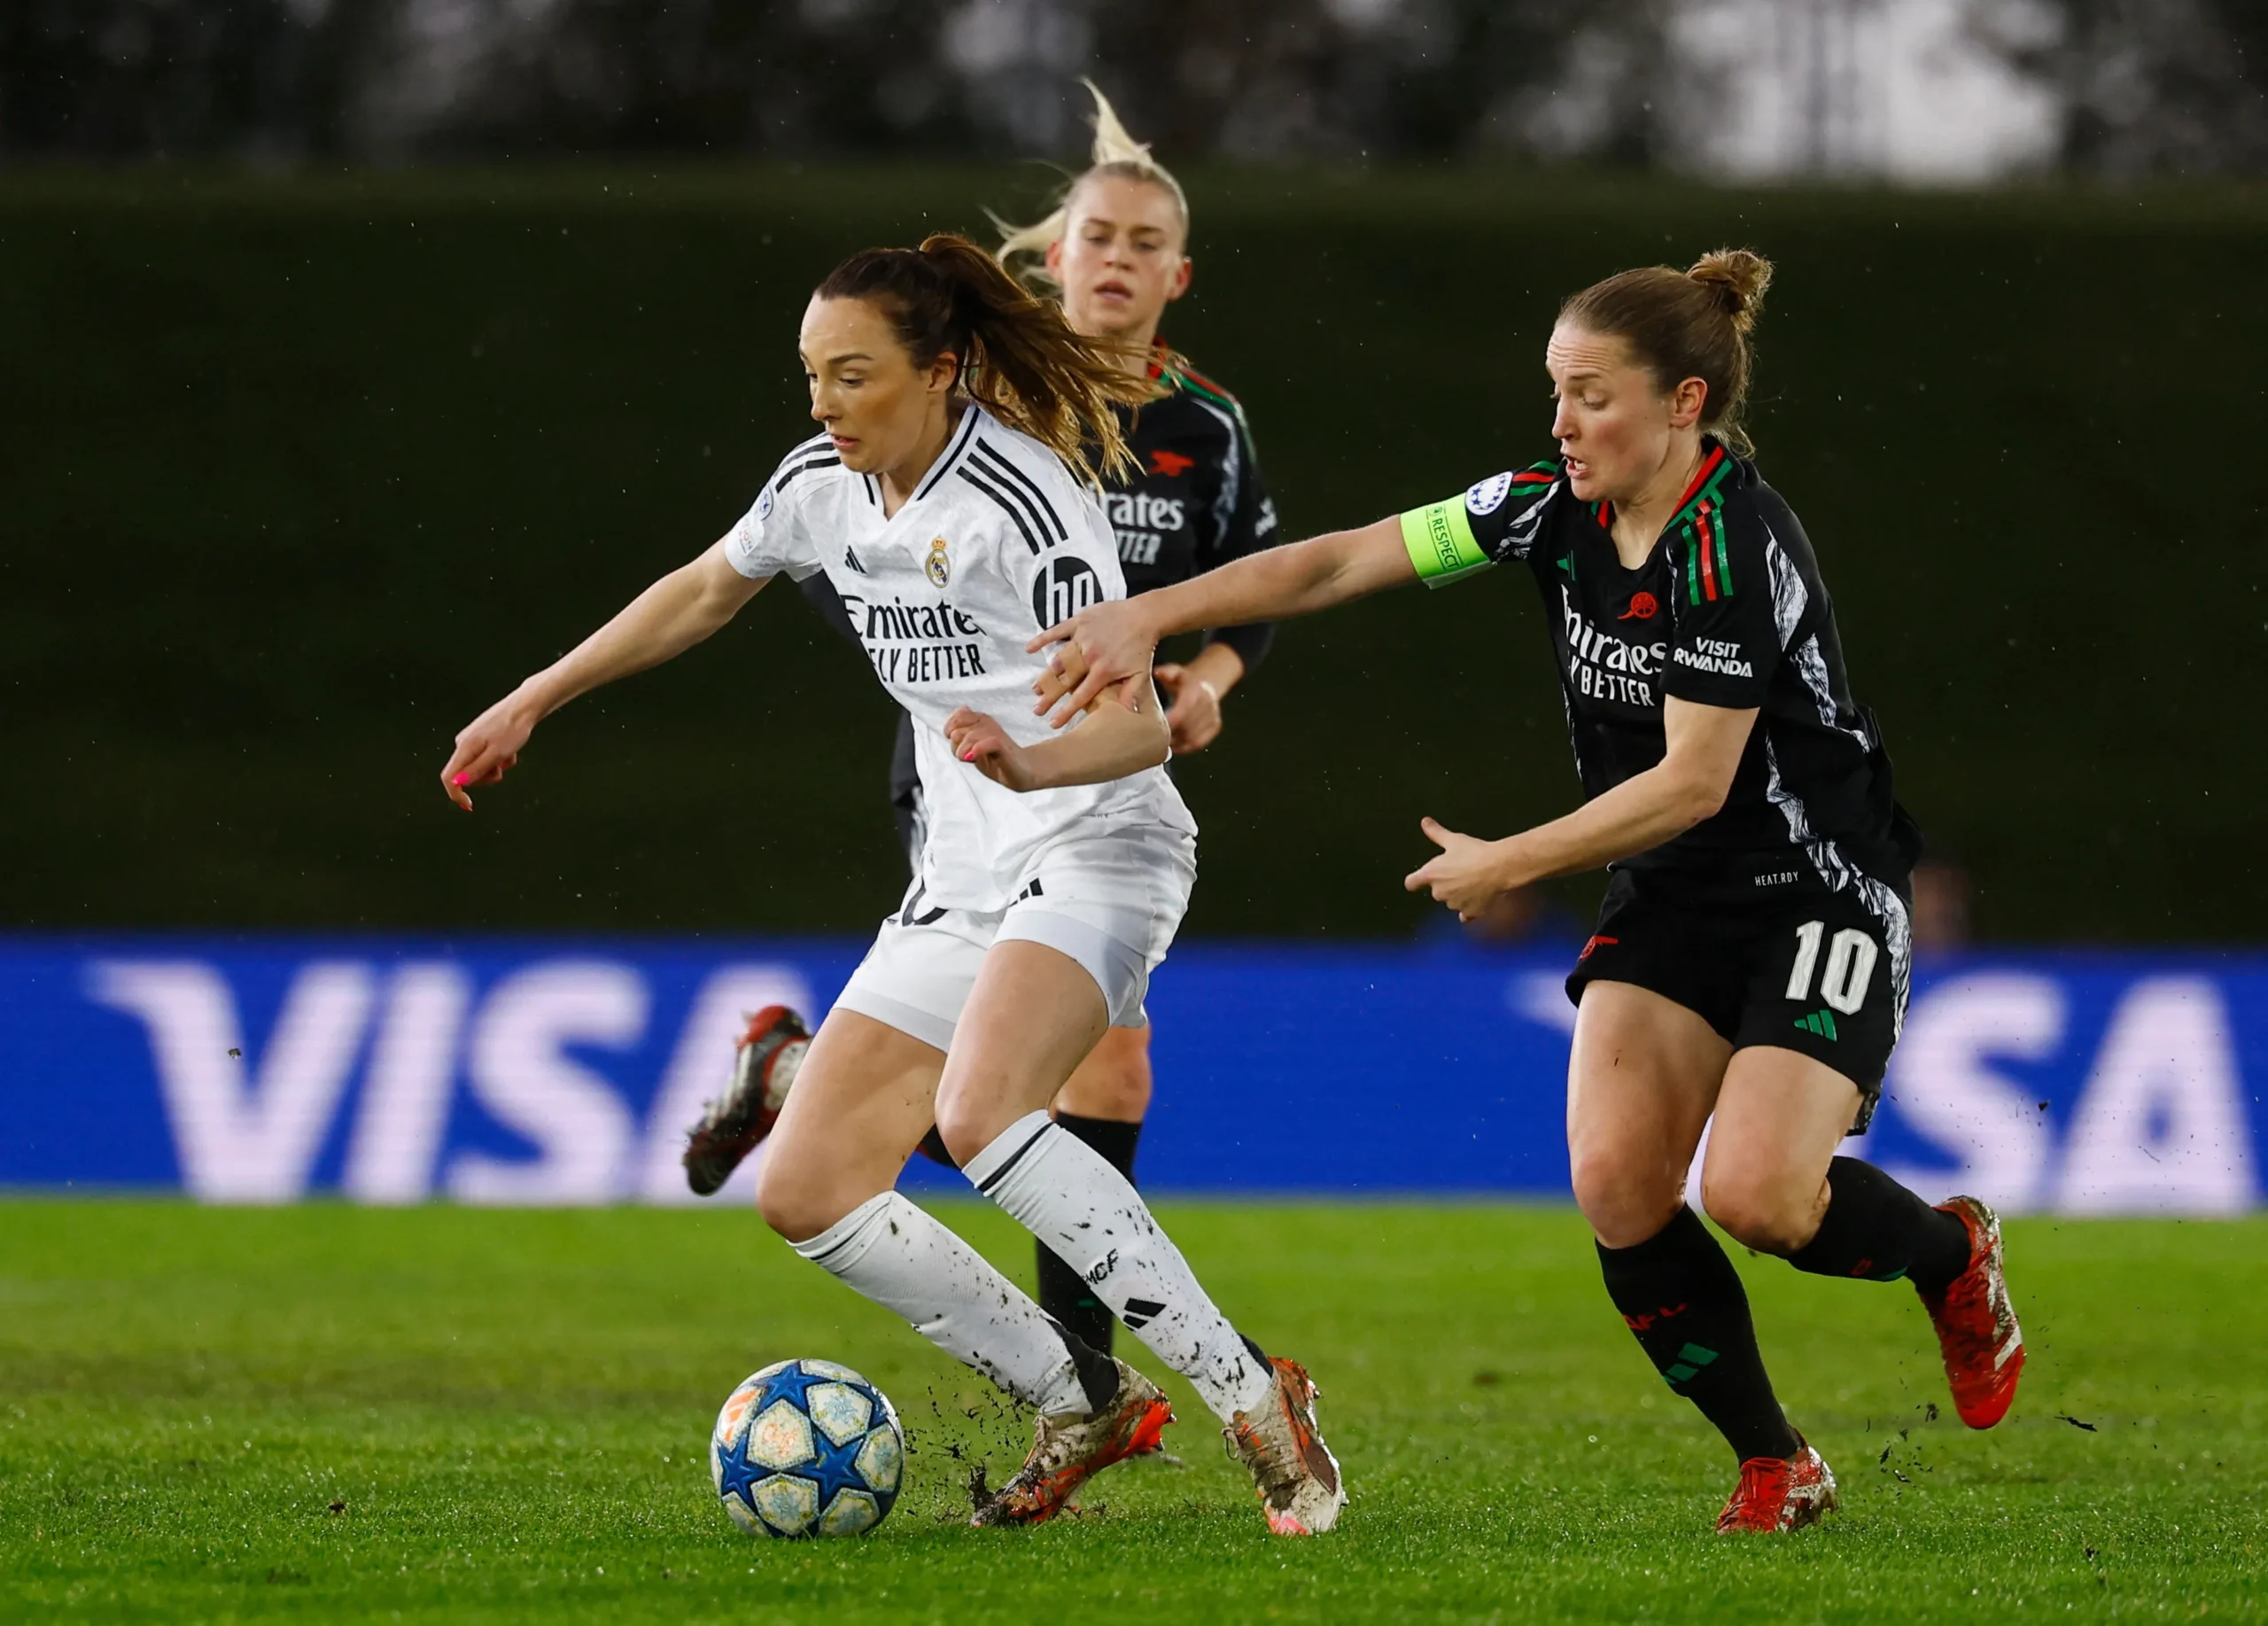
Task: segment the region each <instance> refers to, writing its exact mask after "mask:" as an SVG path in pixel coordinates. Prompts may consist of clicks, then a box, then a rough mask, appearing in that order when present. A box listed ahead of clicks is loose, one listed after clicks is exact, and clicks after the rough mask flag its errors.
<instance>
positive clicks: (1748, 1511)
mask: <svg viewBox="0 0 2268 1626" xmlns="http://www.w3.org/2000/svg"><path fill="white" fill-rule="evenodd" d="M1796 1440H1797V1443H1798V1445H1800V1446H1801V1447H1802V1449H1801V1450H1799V1451H1797V1452H1796V1454H1795V1455H1794V1456H1792V1457H1785V1458H1783V1457H1751V1458H1750V1459H1748V1460H1747V1461H1746V1462H1744V1463H1742V1464H1741V1465H1740V1483H1739V1484H1737V1485H1736V1486H1735V1487H1734V1488H1733V1494H1732V1499H1731V1500H1730V1501H1728V1502H1727V1503H1726V1504H1725V1511H1724V1512H1722V1513H1719V1514H1718V1515H1717V1534H1718V1535H1720V1536H1737V1535H1742V1534H1745V1533H1769V1532H1771V1531H1775V1530H1800V1529H1803V1528H1804V1526H1806V1525H1807V1524H1817V1523H1818V1522H1819V1521H1820V1520H1821V1519H1822V1518H1824V1517H1825V1516H1826V1515H1827V1514H1829V1513H1833V1512H1834V1511H1835V1509H1836V1508H1837V1505H1839V1504H1838V1503H1837V1499H1836V1496H1835V1475H1834V1474H1833V1473H1832V1472H1831V1471H1830V1470H1829V1468H1828V1466H1827V1460H1826V1459H1825V1458H1823V1457H1821V1455H1820V1454H1819V1453H1818V1452H1817V1451H1814V1450H1813V1449H1812V1448H1811V1447H1810V1446H1809V1445H1808V1444H1806V1443H1804V1439H1803V1436H1802V1435H1797V1436H1796Z"/></svg>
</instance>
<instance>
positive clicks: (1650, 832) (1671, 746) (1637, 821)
mask: <svg viewBox="0 0 2268 1626" xmlns="http://www.w3.org/2000/svg"><path fill="white" fill-rule="evenodd" d="M1662 726H1663V728H1662V731H1663V733H1664V735H1666V741H1667V746H1668V749H1667V750H1666V751H1665V752H1664V754H1663V757H1662V759H1661V760H1660V761H1659V762H1658V763H1656V764H1655V765H1654V766H1652V767H1650V768H1648V769H1647V770H1646V771H1645V772H1644V773H1643V774H1632V775H1631V776H1630V777H1629V778H1627V779H1626V780H1624V781H1623V782H1621V783H1620V784H1619V785H1617V786H1615V787H1614V789H1613V790H1609V791H1606V792H1604V794H1602V795H1599V796H1596V797H1592V798H1591V799H1590V800H1589V801H1588V802H1585V803H1584V804H1583V805H1581V807H1578V808H1577V809H1575V811H1574V812H1573V813H1569V814H1567V815H1566V817H1565V818H1563V819H1554V820H1553V821H1551V822H1550V823H1549V824H1540V825H1538V826H1536V827H1535V829H1532V830H1523V831H1522V832H1521V833H1520V834H1518V835H1517V836H1506V837H1504V839H1503V840H1502V841H1486V840H1483V839H1481V838H1480V837H1479V836H1466V835H1462V834H1460V833H1459V832H1457V831H1456V830H1452V829H1448V828H1447V827H1446V826H1443V825H1441V824H1437V823H1435V822H1434V821H1433V820H1431V819H1424V820H1420V821H1419V826H1420V828H1421V829H1424V831H1425V836H1426V839H1428V840H1429V841H1432V842H1433V844H1435V845H1437V846H1439V847H1440V848H1441V851H1440V852H1437V853H1435V854H1434V855H1433V857H1432V858H1431V859H1429V860H1426V861H1425V864H1424V865H1422V866H1421V867H1418V868H1417V869H1416V870H1414V871H1412V872H1411V873H1410V875H1409V876H1408V877H1407V878H1405V879H1404V880H1403V882H1402V886H1403V887H1404V888H1405V889H1406V890H1408V891H1413V892H1430V893H1431V894H1432V895H1433V899H1434V900H1435V901H1436V902H1438V903H1441V904H1445V905H1447V906H1449V908H1452V909H1455V910H1456V912H1457V914H1459V915H1460V916H1471V915H1474V914H1479V913H1480V911H1481V910H1483V909H1485V908H1487V906H1488V905H1489V903H1490V901H1491V900H1492V899H1495V897H1496V896H1497V895H1498V894H1500V893H1503V892H1508V891H1511V890H1512V888H1514V887H1516V886H1526V884H1527V883H1529V882H1531V881H1542V880H1544V879H1546V878H1548V877H1550V876H1552V875H1576V874H1580V873H1581V871H1583V870H1587V869H1596V868H1598V867H1601V866H1602V865H1605V864H1611V863H1612V862H1614V860H1617V859H1625V858H1628V857H1630V856H1631V855H1632V854H1633V853H1637V852H1645V851H1646V850H1647V849H1648V848H1649V847H1656V846H1659V845H1660V844H1662V843H1663V842H1666V841H1667V840H1669V839H1670V838H1671V837H1672V836H1682V835H1683V834H1684V833H1685V832H1686V831H1687V830H1689V829H1692V828H1693V827H1694V826H1695V825H1697V824H1698V823H1700V822H1701V821H1703V820H1704V819H1706V818H1708V817H1710V816H1711V815H1713V813H1716V811H1717V810H1718V809H1719V808H1720V807H1722V806H1723V805H1725V797H1726V796H1727V795H1728V794H1729V793H1730V791H1731V790H1732V787H1733V775H1734V774H1736V773H1737V772H1738V771H1739V768H1740V759H1741V754H1742V752H1744V751H1746V750H1747V749H1748V736H1749V734H1750V732H1751V730H1752V729H1754V727H1756V709H1755V708H1754V707H1753V706H1751V707H1748V708H1746V709H1744V710H1738V711H1736V710H1734V709H1732V708H1731V707H1728V706H1720V705H1703V704H1700V703H1698V702H1697V701H1691V700H1681V699H1679V698H1678V697H1677V696H1674V695H1672V696H1668V697H1667V699H1666V702H1665V704H1664V705H1663V707H1662Z"/></svg>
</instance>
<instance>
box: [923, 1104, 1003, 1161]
mask: <svg viewBox="0 0 2268 1626" xmlns="http://www.w3.org/2000/svg"><path fill="white" fill-rule="evenodd" d="M1012 1122H1014V1119H1013V1118H1011V1119H1007V1120H1006V1121H1003V1120H1002V1118H1001V1115H1000V1110H999V1109H998V1108H996V1107H993V1106H991V1105H990V1103H987V1102H982V1101H973V1100H971V1099H970V1098H969V1096H968V1095H967V1093H965V1092H962V1091H958V1090H941V1091H939V1092H938V1094H937V1138H938V1139H939V1140H943V1141H944V1143H945V1150H947V1151H948V1152H951V1154H952V1155H953V1162H954V1163H958V1164H959V1166H960V1167H962V1168H964V1169H966V1168H967V1167H968V1165H969V1161H970V1160H971V1159H972V1158H974V1157H975V1156H976V1155H978V1154H979V1153H981V1152H983V1150H984V1148H986V1147H988V1146H990V1145H991V1144H992V1142H993V1141H995V1140H998V1139H999V1137H1000V1134H1001V1132H1003V1131H1004V1130H1006V1128H1007V1127H1008V1124H1009V1123H1012Z"/></svg>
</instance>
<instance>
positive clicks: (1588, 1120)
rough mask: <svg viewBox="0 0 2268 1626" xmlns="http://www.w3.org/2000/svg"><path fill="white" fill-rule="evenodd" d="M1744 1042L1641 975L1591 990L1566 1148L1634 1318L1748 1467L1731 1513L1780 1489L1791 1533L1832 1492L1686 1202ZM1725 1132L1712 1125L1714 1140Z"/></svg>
mask: <svg viewBox="0 0 2268 1626" xmlns="http://www.w3.org/2000/svg"><path fill="white" fill-rule="evenodd" d="M1731 1050H1732V1047H1731V1046H1730V1045H1729V1044H1728V1043H1727V1042H1726V1041H1725V1040H1724V1039H1722V1038H1720V1036H1719V1035H1718V1034H1717V1032H1716V1031H1715V1030H1713V1028H1711V1027H1710V1026H1709V1024H1708V1023H1705V1022H1704V1021H1703V1020H1702V1019H1701V1018H1700V1017H1699V1016H1698V1015H1695V1014H1694V1013H1693V1012H1692V1011H1690V1010H1688V1009H1686V1008H1685V1007H1683V1006H1682V1005H1679V1004H1677V1003H1676V1002H1675V1001H1674V1000H1667V999H1665V998H1663V997H1662V996H1661V995H1659V994H1658V993H1654V992H1650V991H1649V990H1646V989H1643V988H1639V987H1636V986H1635V985H1634V984H1628V983H1617V982H1610V981H1604V980H1602V981H1597V982H1593V983H1591V984H1588V986H1587V987H1585V988H1584V990H1583V1000H1582V1005H1581V1008H1580V1010H1579V1011H1578V1013H1577V1015H1576V1019H1575V1042H1574V1047H1573V1052H1572V1054H1571V1055H1570V1058H1569V1063H1568V1075H1567V1080H1568V1084H1567V1145H1568V1150H1569V1154H1570V1158H1571V1163H1572V1168H1573V1175H1574V1186H1575V1201H1576V1202H1577V1203H1578V1204H1579V1205H1580V1206H1581V1209H1582V1210H1583V1214H1584V1217H1585V1218H1588V1220H1589V1221H1590V1224H1591V1229H1592V1231H1593V1233H1595V1234H1596V1237H1597V1238H1598V1254H1599V1268H1600V1272H1601V1273H1602V1274H1603V1275H1604V1277H1605V1279H1606V1287H1607V1292H1608V1295H1610V1296H1611V1297H1612V1299H1613V1301H1614V1305H1615V1308H1616V1309H1617V1310H1619V1311H1621V1313H1622V1319H1623V1323H1624V1325H1626V1326H1628V1327H1629V1328H1630V1330H1631V1332H1632V1333H1633V1334H1635V1336H1636V1338H1637V1340H1638V1344H1639V1347H1640V1348H1641V1349H1643V1350H1644V1351H1645V1352H1646V1355H1647V1358H1649V1359H1651V1361H1652V1362H1653V1363H1654V1367H1655V1370H1656V1371H1658V1372H1659V1373H1661V1374H1662V1377H1663V1379H1664V1381H1666V1382H1667V1383H1668V1384H1669V1386H1670V1389H1672V1391H1673V1392H1674V1393H1676V1394H1679V1395H1682V1396H1685V1397H1686V1398H1687V1399H1689V1400H1690V1401H1692V1402H1693V1404H1695V1406H1697V1408H1698V1409H1699V1410H1700V1412H1701V1413H1702V1415H1703V1416H1705V1417H1706V1418H1707V1419H1708V1420H1710V1421H1711V1422H1712V1423H1713V1424H1714V1425H1715V1426H1716V1428H1717V1430H1718V1432H1719V1433H1720V1434H1722V1435H1724V1436H1725V1441H1726V1443H1728V1445H1730V1446H1731V1447H1732V1450H1733V1455H1734V1457H1735V1458H1736V1460H1737V1461H1738V1462H1739V1463H1740V1464H1741V1485H1742V1487H1743V1490H1736V1491H1735V1493H1734V1498H1733V1504H1732V1505H1728V1507H1727V1510H1726V1515H1725V1516H1726V1518H1727V1519H1732V1518H1734V1517H1735V1511H1736V1505H1739V1504H1741V1503H1742V1498H1743V1494H1744V1490H1745V1491H1749V1492H1752V1493H1754V1494H1752V1495H1751V1498H1750V1499H1751V1501H1753V1500H1754V1499H1755V1497H1756V1495H1761V1494H1763V1493H1764V1492H1766V1491H1769V1490H1771V1489H1772V1487H1773V1486H1774V1485H1777V1486H1778V1488H1779V1490H1780V1491H1781V1492H1782V1497H1781V1500H1780V1501H1779V1502H1776V1503H1775V1504H1774V1505H1773V1507H1772V1510H1771V1513H1772V1521H1771V1523H1770V1525H1769V1526H1768V1527H1767V1528H1772V1529H1780V1528H1789V1529H1792V1528H1794V1525H1795V1524H1797V1523H1808V1522H1810V1521H1811V1520H1813V1519H1815V1518H1816V1517H1817V1516H1818V1515H1819V1513H1821V1512H1823V1511H1824V1510H1825V1507H1826V1505H1827V1498H1826V1497H1825V1496H1823V1495H1819V1496H1815V1495H1814V1494H1813V1489H1814V1488H1813V1484H1812V1480H1813V1476H1812V1475H1810V1474H1808V1472H1806V1474H1805V1476H1804V1478H1805V1483H1804V1484H1802V1485H1800V1486H1798V1485H1796V1484H1795V1483H1794V1480H1793V1473H1794V1471H1793V1469H1792V1467H1790V1465H1792V1464H1794V1463H1796V1462H1797V1461H1798V1459H1801V1458H1803V1456H1804V1454H1805V1453H1806V1451H1809V1447H1807V1446H1806V1445H1805V1444H1804V1443H1803V1439H1802V1436H1801V1435H1798V1434H1797V1433H1796V1431H1795V1429H1794V1428H1791V1427H1790V1426H1789V1423H1788V1420H1787V1415H1786V1413H1784V1412H1782V1411H1781V1409H1780V1403H1779V1400H1778V1399H1777V1397H1776V1396H1774V1394H1773V1392H1772V1380H1771V1378H1770V1377H1769V1375H1767V1373H1766V1372H1765V1370H1764V1358H1763V1357H1762V1355H1761V1354H1760V1353H1759V1351H1758V1350H1757V1344H1756V1327H1755V1323H1754V1322H1753V1320H1752V1319H1751V1317H1750V1315H1749V1309H1748V1295H1747V1292H1746V1290H1745V1289H1744V1288H1743V1287H1742V1286H1741V1280H1740V1275H1739V1272H1736V1271H1735V1270H1734V1269H1733V1264H1732V1261H1731V1260H1730V1259H1728V1258H1727V1257H1726V1256H1725V1250H1724V1249H1722V1248H1721V1247H1720V1246H1719V1245H1718V1242H1717V1240H1716V1238H1715V1237H1713V1236H1712V1235H1711V1234H1710V1233H1709V1230H1708V1227H1707V1226H1706V1225H1703V1224H1702V1223H1701V1219H1700V1217H1699V1216H1697V1214H1695V1213H1694V1212H1693V1211H1692V1210H1690V1209H1689V1208H1687V1207H1686V1206H1685V1182H1686V1174H1687V1171H1688V1170H1689V1167H1690V1166H1691V1163H1692V1161H1693V1154H1694V1149H1695V1148H1696V1147H1697V1145H1698V1144H1699V1141H1700V1139H1701V1130H1702V1127H1703V1125H1704V1124H1706V1123H1707V1122H1708V1120H1709V1114H1710V1112H1711V1110H1712V1109H1713V1108H1716V1107H1717V1106H1718V1089H1719V1086H1720V1084H1721V1083H1722V1081H1723V1079H1724V1078H1725V1073H1726V1070H1727V1067H1728V1062H1730V1061H1731V1059H1732V1055H1731ZM1849 1121H1850V1120H1849V1118H1848V1116H1845V1119H1844V1122H1845V1124H1848V1123H1849ZM1718 1133H1719V1132H1712V1133H1711V1136H1710V1143H1711V1146H1712V1148H1714V1146H1715V1144H1716V1140H1717V1134H1718ZM1830 1144H1831V1143H1830ZM1823 1157H1824V1154H1822V1160H1823ZM1768 1464H1777V1465H1779V1467H1767V1466H1764V1465H1768ZM1751 1465H1757V1466H1755V1467H1751ZM1819 1466H1820V1468H1821V1473H1822V1474H1823V1473H1824V1469H1825V1464H1824V1463H1821V1464H1820V1465H1819ZM1828 1482H1829V1483H1830V1484H1831V1479H1829V1481H1828ZM1790 1498H1792V1502H1791V1499H1790ZM1783 1513H1784V1514H1785V1515H1786V1517H1787V1520H1788V1521H1789V1522H1787V1523H1785V1524H1784V1525H1783ZM1753 1521H1754V1515H1753V1514H1752V1513H1743V1514H1741V1515H1740V1519H1739V1520H1738V1521H1736V1523H1735V1524H1733V1525H1729V1526H1728V1525H1727V1524H1725V1523H1724V1521H1722V1520H1720V1529H1726V1528H1740V1529H1746V1528H1753Z"/></svg>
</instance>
